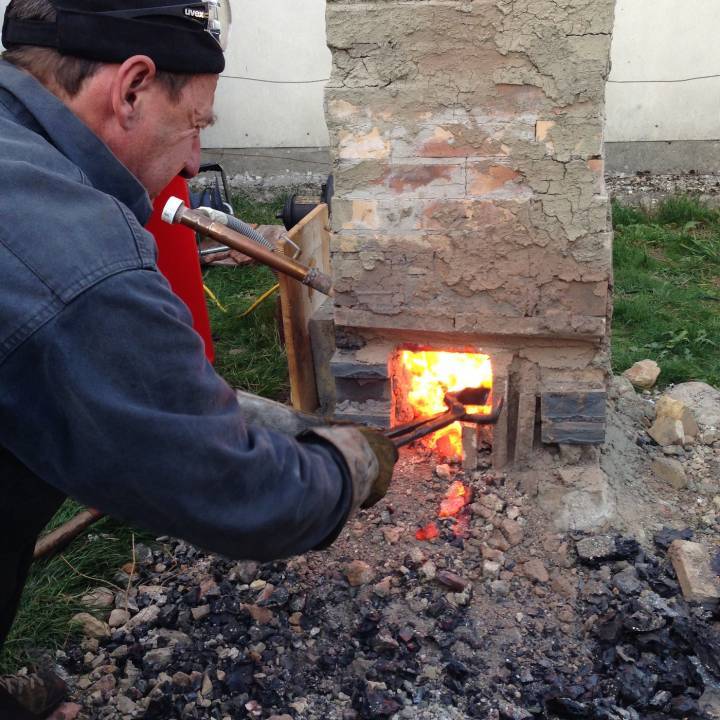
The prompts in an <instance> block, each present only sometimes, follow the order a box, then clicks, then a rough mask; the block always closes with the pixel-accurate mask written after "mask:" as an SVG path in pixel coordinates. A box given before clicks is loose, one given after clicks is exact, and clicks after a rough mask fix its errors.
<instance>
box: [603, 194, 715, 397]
mask: <svg viewBox="0 0 720 720" xmlns="http://www.w3.org/2000/svg"><path fill="white" fill-rule="evenodd" d="M613 224H614V226H615V245H614V266H615V317H614V321H613V367H614V370H615V372H622V371H623V370H625V369H626V368H628V367H629V366H630V365H632V364H633V363H634V362H636V361H638V360H642V359H644V358H650V359H653V360H655V361H657V362H658V364H659V365H660V367H661V369H662V374H661V376H660V383H661V384H662V385H666V384H668V383H678V382H685V381H688V380H702V381H705V382H709V383H710V384H714V385H719V384H720V360H719V359H718V350H719V349H720V314H719V312H718V311H720V212H719V211H717V210H712V209H709V208H707V207H706V206H704V205H703V204H701V203H700V202H698V201H697V200H695V199H694V198H689V197H674V198H670V199H668V200H666V201H665V202H663V203H661V204H660V205H659V206H658V207H657V209H655V210H654V211H652V212H649V211H645V210H642V209H636V208H631V207H623V206H621V205H618V204H614V205H613Z"/></svg>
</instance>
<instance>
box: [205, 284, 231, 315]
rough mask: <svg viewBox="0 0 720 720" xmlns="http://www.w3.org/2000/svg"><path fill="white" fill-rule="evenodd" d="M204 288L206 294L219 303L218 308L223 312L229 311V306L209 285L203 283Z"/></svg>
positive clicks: (215, 302) (216, 303)
mask: <svg viewBox="0 0 720 720" xmlns="http://www.w3.org/2000/svg"><path fill="white" fill-rule="evenodd" d="M203 289H204V290H205V294H206V295H207V296H208V297H209V298H210V299H211V300H212V301H213V303H214V304H215V305H217V307H218V309H219V310H220V311H221V312H224V313H227V308H226V307H225V306H224V305H223V304H222V303H221V302H220V301H219V300H218V297H217V295H216V294H215V293H214V292H213V291H212V290H211V289H210V288H209V287H208V286H207V285H203Z"/></svg>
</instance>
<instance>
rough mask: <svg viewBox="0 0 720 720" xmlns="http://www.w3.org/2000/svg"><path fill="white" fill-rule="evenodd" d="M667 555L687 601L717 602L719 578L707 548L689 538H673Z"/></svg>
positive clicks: (719, 596) (719, 598) (719, 586)
mask: <svg viewBox="0 0 720 720" xmlns="http://www.w3.org/2000/svg"><path fill="white" fill-rule="evenodd" d="M668 557H669V558H670V561H671V562H672V564H673V568H675V573H676V574H677V577H678V582H679V583H680V587H681V588H682V591H683V596H684V597H685V599H686V600H687V601H688V602H698V603H709V604H713V605H714V604H717V602H718V600H720V578H718V575H717V573H716V572H715V571H714V570H713V567H712V557H711V555H710V551H709V550H708V548H706V547H705V546H703V545H700V544H699V543H694V542H690V541H689V540H675V541H673V543H672V544H671V545H670V549H669V550H668Z"/></svg>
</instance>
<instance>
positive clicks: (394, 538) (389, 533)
mask: <svg viewBox="0 0 720 720" xmlns="http://www.w3.org/2000/svg"><path fill="white" fill-rule="evenodd" d="M402 533H403V529H402V528H400V527H396V526H393V527H386V528H383V531H382V534H383V537H384V538H385V542H386V543H387V544H388V545H395V543H397V542H398V541H399V540H400V538H401V537H402Z"/></svg>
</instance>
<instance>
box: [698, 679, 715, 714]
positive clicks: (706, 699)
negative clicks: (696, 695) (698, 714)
mask: <svg viewBox="0 0 720 720" xmlns="http://www.w3.org/2000/svg"><path fill="white" fill-rule="evenodd" d="M698 705H699V706H700V710H701V711H702V712H703V713H704V715H705V717H707V718H708V720H720V688H714V687H709V688H706V689H705V692H704V693H703V694H702V696H701V697H700V699H699V700H698Z"/></svg>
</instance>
